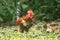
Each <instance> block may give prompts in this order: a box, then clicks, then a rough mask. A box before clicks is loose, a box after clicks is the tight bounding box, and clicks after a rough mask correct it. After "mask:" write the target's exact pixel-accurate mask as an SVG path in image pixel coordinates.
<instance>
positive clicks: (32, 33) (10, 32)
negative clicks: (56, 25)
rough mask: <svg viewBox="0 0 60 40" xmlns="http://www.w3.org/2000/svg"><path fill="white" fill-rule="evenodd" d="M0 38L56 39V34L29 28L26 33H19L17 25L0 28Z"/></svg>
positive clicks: (26, 39)
mask: <svg viewBox="0 0 60 40" xmlns="http://www.w3.org/2000/svg"><path fill="white" fill-rule="evenodd" d="M0 40H58V38H57V35H55V34H54V33H46V32H43V33H42V32H41V30H35V29H34V28H31V29H30V30H29V32H28V33H27V34H26V32H24V33H19V32H18V30H17V26H13V27H8V28H3V29H2V28H0Z"/></svg>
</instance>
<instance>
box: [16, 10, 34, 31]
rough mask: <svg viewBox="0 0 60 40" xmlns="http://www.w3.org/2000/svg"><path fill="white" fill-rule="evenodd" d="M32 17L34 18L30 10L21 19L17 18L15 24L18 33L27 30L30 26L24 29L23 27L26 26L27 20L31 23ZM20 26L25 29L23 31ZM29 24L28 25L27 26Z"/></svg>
mask: <svg viewBox="0 0 60 40" xmlns="http://www.w3.org/2000/svg"><path fill="white" fill-rule="evenodd" d="M33 17H34V13H33V11H32V10H31V9H30V10H28V11H27V14H26V15H25V16H24V17H21V18H20V17H17V20H16V23H17V24H18V25H19V27H18V29H19V31H20V32H22V31H23V30H26V31H28V30H29V28H30V27H31V26H30V27H25V26H27V22H28V21H29V20H31V21H29V22H32V19H33ZM21 24H22V25H23V26H24V27H25V28H24V29H23V26H22V27H21ZM30 24H31V23H29V25H30Z"/></svg>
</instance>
